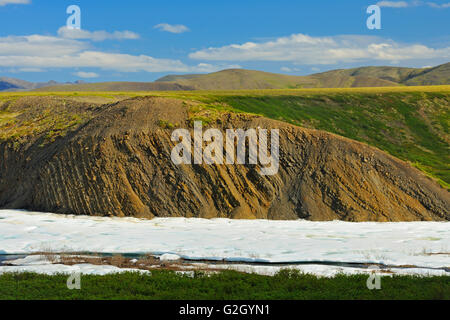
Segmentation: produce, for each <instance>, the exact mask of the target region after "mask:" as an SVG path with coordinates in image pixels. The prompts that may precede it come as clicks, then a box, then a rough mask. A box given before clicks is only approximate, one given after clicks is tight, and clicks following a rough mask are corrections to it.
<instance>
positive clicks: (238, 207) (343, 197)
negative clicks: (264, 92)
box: [0, 97, 450, 221]
mask: <svg viewBox="0 0 450 320" xmlns="http://www.w3.org/2000/svg"><path fill="white" fill-rule="evenodd" d="M39 99H44V98H34V99H28V100H24V101H18V102H16V103H15V106H14V108H18V109H21V110H22V112H24V113H27V112H28V113H29V112H31V111H33V112H38V111H39V105H40V104H42V103H38V101H39ZM47 102H48V103H51V104H55V106H58V107H59V108H77V110H79V112H84V113H85V114H86V115H87V116H86V121H84V122H83V123H82V124H81V125H80V126H79V127H77V128H74V129H73V130H70V131H69V132H68V133H67V134H66V135H65V136H64V137H59V138H57V139H56V140H55V141H54V142H51V143H46V144H44V145H43V144H42V136H35V137H33V138H30V139H28V140H27V141H22V142H21V143H20V144H19V145H17V142H16V143H13V142H12V141H10V140H8V141H3V142H1V144H0V161H1V164H0V207H1V208H24V209H30V210H39V211H49V212H56V213H67V214H86V215H110V216H120V217H122V216H133V217H143V218H152V217H155V216H158V217H204V218H213V217H226V218H244V219H251V218H264V219H266V218H267V219H298V218H304V219H310V220H334V219H339V220H346V221H413V220H450V213H449V212H450V210H449V209H450V197H449V192H448V191H447V190H445V189H443V188H441V187H440V186H439V185H438V184H437V183H435V182H434V181H432V180H430V179H429V178H427V177H426V176H424V175H423V174H422V173H421V172H420V171H418V170H416V169H415V168H412V167H411V166H409V165H408V164H407V163H405V162H402V161H400V160H398V159H395V158H393V157H391V156H389V155H388V154H386V153H384V152H382V151H380V150H378V149H376V148H372V147H369V146H367V145H364V144H361V143H358V142H355V141H352V140H349V139H346V138H342V137H340V136H336V135H333V134H329V133H326V132H322V131H315V130H309V129H303V128H300V127H295V126H291V125H288V124H286V123H282V122H277V121H273V120H268V119H265V118H262V117H257V116H250V115H243V114H227V113H223V114H222V115H221V116H220V117H219V118H217V119H215V121H214V122H213V123H210V124H209V125H208V127H216V128H219V129H221V130H222V131H224V130H226V129H227V128H242V129H247V128H258V127H261V128H266V129H279V131H280V169H279V171H278V174H276V175H273V176H262V175H260V174H259V173H258V171H259V166H258V165H205V164H203V165H186V164H183V165H175V164H173V163H172V161H171V158H170V154H171V151H172V148H173V147H174V145H175V143H174V142H172V141H171V134H172V131H173V129H172V128H171V129H168V128H164V127H163V126H161V121H162V120H163V121H170V123H173V124H178V125H179V126H180V127H182V128H190V127H191V120H192V119H190V115H189V108H188V107H187V106H186V103H184V102H183V101H181V100H176V99H168V98H157V97H145V98H133V99H129V100H124V101H121V102H118V103H115V104H111V105H104V106H95V107H93V106H92V105H88V104H86V103H75V102H74V103H73V104H71V103H68V104H66V105H64V106H63V107H61V101H59V100H58V99H53V100H51V101H47ZM30 104H33V106H34V107H33V108H31V107H30ZM24 110H25V111H24ZM30 110H31V111H30ZM191 130H192V129H191Z"/></svg>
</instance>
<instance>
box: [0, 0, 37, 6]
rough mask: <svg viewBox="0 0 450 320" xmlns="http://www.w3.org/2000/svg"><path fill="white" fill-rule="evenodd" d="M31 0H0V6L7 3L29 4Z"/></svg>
mask: <svg viewBox="0 0 450 320" xmlns="http://www.w3.org/2000/svg"><path fill="white" fill-rule="evenodd" d="M29 3H31V0H0V7H3V6H6V5H8V4H29Z"/></svg>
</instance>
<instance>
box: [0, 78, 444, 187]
mask: <svg viewBox="0 0 450 320" xmlns="http://www.w3.org/2000/svg"><path fill="white" fill-rule="evenodd" d="M24 96H58V97H62V98H68V99H71V100H72V99H73V100H77V101H84V102H93V103H94V102H95V103H112V102H115V101H119V100H123V99H126V98H130V97H137V96H159V97H170V98H176V99H183V100H189V101H194V102H197V103H198V104H200V106H201V108H199V110H200V111H202V110H204V109H208V110H211V111H224V110H226V111H232V112H245V113H253V114H259V115H262V116H265V117H268V118H272V119H276V120H280V121H285V122H289V123H291V124H294V125H298V126H303V127H307V128H313V129H319V130H324V131H328V132H332V133H335V134H338V135H341V136H344V137H347V138H350V139H354V140H357V141H360V142H365V143H367V144H369V145H372V146H375V147H377V148H379V149H381V150H383V151H385V152H388V153H390V154H392V155H393V156H396V157H398V158H400V159H402V160H404V161H408V162H410V163H411V164H412V165H413V166H415V167H417V168H418V169H420V170H422V171H423V172H424V173H426V174H427V175H428V176H430V177H432V178H434V179H436V180H437V181H438V182H439V183H440V184H441V185H442V186H443V187H446V188H450V165H449V163H450V152H449V141H450V135H449V124H450V86H448V85H447V86H422V87H378V88H343V89H342V88H338V89H281V90H234V91H166V92H160V91H158V92H22V93H1V94H0V110H1V103H2V101H8V100H9V101H13V100H15V99H18V98H20V97H24ZM72 117H73V115H71V118H70V119H71V121H72V124H73V123H75V124H79V123H81V122H82V121H78V122H77V121H75V120H76V119H75V120H74V119H72ZM83 119H85V118H83ZM56 120H57V119H56ZM56 120H55V121H54V122H55V126H56V123H59V126H61V123H60V121H56ZM86 120H87V118H86ZM162 120H164V119H162ZM49 121H50V123H51V119H50V120H49ZM74 121H75V122H74ZM47 123H48V122H47ZM5 125H9V126H20V125H22V124H15V118H14V117H13V116H12V115H11V114H8V112H7V110H3V111H2V112H1V113H0V129H2V128H5ZM33 126H34V127H36V126H37V127H39V126H40V124H39V123H38V124H33ZM47 130H52V128H47ZM10 131H11V132H13V131H14V132H16V133H17V132H19V133H18V134H20V132H22V131H20V130H10ZM63 131H64V130H63ZM5 132H6V131H5ZM54 132H55V131H54V130H53V133H52V134H51V136H52V137H51V138H52V139H54V138H55V136H54V135H55V133H54ZM47 134H48V133H47ZM4 135H5V134H4ZM4 138H5V137H4Z"/></svg>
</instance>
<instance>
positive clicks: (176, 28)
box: [153, 23, 189, 33]
mask: <svg viewBox="0 0 450 320" xmlns="http://www.w3.org/2000/svg"><path fill="white" fill-rule="evenodd" d="M153 28H155V29H159V30H161V31H167V32H171V33H183V32H187V31H189V28H188V27H186V26H183V25H182V24H177V25H172V24H168V23H160V24H158V25H156V26H154V27H153Z"/></svg>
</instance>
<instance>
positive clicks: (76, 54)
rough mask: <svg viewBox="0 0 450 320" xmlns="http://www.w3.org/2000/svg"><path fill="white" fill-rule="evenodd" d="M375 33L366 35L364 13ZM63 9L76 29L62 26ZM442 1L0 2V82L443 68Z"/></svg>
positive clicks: (446, 17)
mask: <svg viewBox="0 0 450 320" xmlns="http://www.w3.org/2000/svg"><path fill="white" fill-rule="evenodd" d="M372 4H378V5H379V6H380V7H381V24H382V28H381V30H369V29H368V28H367V26H366V20H367V18H368V17H369V14H367V13H366V9H367V7H368V6H369V5H372ZM69 5H78V6H79V7H80V8H81V15H82V16H81V30H79V31H77V30H68V29H67V28H65V27H64V26H65V25H66V20H67V18H68V16H69V15H68V14H67V13H66V8H67V7H68V6H69ZM449 30H450V2H449V0H446V1H438V0H435V1H356V0H354V1H353V0H351V1H336V0H322V1H298V0H297V1H283V0H278V1H264V0H259V1H253V0H252V1H234V0H228V1H195V0H192V1H177V0H172V1H170V2H168V1H143V0H142V1H138V0H128V1H106V0H95V1H94V0H90V1H88V0H85V1H74V0H72V1H63V0H58V1H55V0H0V76H8V77H15V78H21V79H25V80H30V81H48V80H51V79H52V80H57V81H74V80H78V79H84V80H86V81H152V80H155V79H157V78H159V77H161V76H163V75H166V74H180V73H199V72H213V71H217V70H221V69H225V68H246V69H255V70H263V71H269V72H277V73H286V74H295V75H305V74H311V73H315V72H319V71H326V70H330V69H337V68H347V67H356V66H365V65H393V66H411V67H423V66H434V65H437V64H441V63H445V62H448V61H450V34H449Z"/></svg>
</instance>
